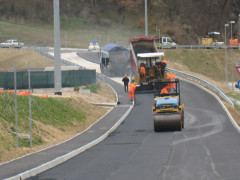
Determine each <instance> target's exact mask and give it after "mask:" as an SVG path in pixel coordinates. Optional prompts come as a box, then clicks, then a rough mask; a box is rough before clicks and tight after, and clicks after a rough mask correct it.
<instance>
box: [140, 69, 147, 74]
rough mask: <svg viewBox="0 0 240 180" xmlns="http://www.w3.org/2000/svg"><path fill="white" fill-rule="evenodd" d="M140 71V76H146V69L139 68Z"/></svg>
mask: <svg viewBox="0 0 240 180" xmlns="http://www.w3.org/2000/svg"><path fill="white" fill-rule="evenodd" d="M140 71H141V74H142V75H145V74H146V69H145V67H140Z"/></svg>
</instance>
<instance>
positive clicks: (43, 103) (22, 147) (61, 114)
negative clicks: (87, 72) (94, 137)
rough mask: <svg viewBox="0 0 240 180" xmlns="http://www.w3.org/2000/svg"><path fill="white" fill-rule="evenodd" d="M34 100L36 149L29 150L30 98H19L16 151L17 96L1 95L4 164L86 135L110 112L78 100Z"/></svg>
mask: <svg viewBox="0 0 240 180" xmlns="http://www.w3.org/2000/svg"><path fill="white" fill-rule="evenodd" d="M87 88H89V89H90V91H91V92H93V91H94V92H96V93H98V94H99V93H100V94H101V91H102V90H104V91H106V89H107V88H108V87H107V86H106V85H103V84H96V85H90V86H87ZM63 93H64V92H63ZM75 93H77V92H75ZM109 94H111V93H109ZM90 96H93V95H90ZM31 99H32V103H31V105H32V107H31V111H32V137H33V138H32V143H33V149H30V148H29V147H30V137H29V132H30V129H29V126H30V125H29V99H28V96H17V107H18V110H17V114H18V142H19V144H18V147H19V148H18V149H16V119H15V96H14V95H13V94H10V93H6V92H4V93H0V110H1V112H2V113H1V114H0V140H1V141H0V162H4V161H7V160H10V159H14V158H16V157H19V156H21V155H24V154H26V153H29V152H34V151H36V150H38V149H42V148H44V147H48V146H50V145H53V144H56V143H59V142H62V141H64V140H67V139H69V138H71V137H72V136H74V135H76V134H77V133H79V132H81V131H83V130H84V129H85V128H87V127H88V126H89V125H91V124H92V123H93V122H95V121H96V120H97V119H99V118H100V117H102V115H104V114H105V113H106V112H107V110H108V108H104V107H96V106H94V105H91V104H89V103H87V102H86V101H85V100H84V98H83V97H78V96H75V97H73V96H68V95H67V96H63V97H50V98H40V97H36V96H32V98H31ZM96 100H97V99H96Z"/></svg>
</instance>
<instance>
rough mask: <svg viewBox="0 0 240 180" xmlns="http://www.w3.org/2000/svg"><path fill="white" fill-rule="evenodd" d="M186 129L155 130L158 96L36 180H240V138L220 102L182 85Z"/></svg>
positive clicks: (142, 99) (144, 97) (142, 100)
mask: <svg viewBox="0 0 240 180" xmlns="http://www.w3.org/2000/svg"><path fill="white" fill-rule="evenodd" d="M181 92H182V102H183V103H184V104H185V129H184V130H183V131H181V132H160V133H155V132H154V131H153V120H152V112H151V107H152V104H153V94H137V95H136V105H135V107H134V108H133V110H132V112H131V113H130V115H129V116H128V117H127V119H126V120H125V121H124V123H123V124H121V125H120V126H119V127H118V128H117V129H116V131H115V132H114V133H112V134H111V135H110V136H109V137H108V138H106V139H105V140H104V141H102V142H101V143H99V144H98V145H96V146H94V147H92V148H90V149H89V150H87V151H85V152H84V153H82V154H80V155H78V156H76V157H74V158H72V159H70V160H69V161H66V162H65V163H63V164H61V165H59V166H57V167H55V168H52V169H50V170H48V171H46V172H43V173H42V174H39V175H38V176H36V177H33V178H31V179H58V180H63V179H64V180H70V179H71V180H75V179H76V180H82V179H83V180H95V179H98V180H129V179H131V180H238V179H239V177H240V171H239V170H240V155H239V154H240V134H239V133H238V132H237V130H236V129H235V128H234V127H233V125H232V123H231V122H230V120H229V118H228V116H227V114H226V112H225V111H224V110H223V108H222V106H221V105H220V104H219V103H218V101H217V100H216V99H215V98H214V97H213V96H211V95H210V94H208V93H207V92H205V91H204V90H202V89H200V88H198V87H196V86H194V85H192V84H189V83H186V82H183V81H181Z"/></svg>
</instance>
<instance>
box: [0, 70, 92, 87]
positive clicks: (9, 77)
mask: <svg viewBox="0 0 240 180" xmlns="http://www.w3.org/2000/svg"><path fill="white" fill-rule="evenodd" d="M16 75H17V89H28V72H26V71H25V72H17V73H16ZM30 76H31V89H34V88H54V71H41V72H40V71H34V72H30ZM95 83H96V70H71V71H62V87H75V86H83V85H89V84H95ZM0 88H4V89H14V72H0Z"/></svg>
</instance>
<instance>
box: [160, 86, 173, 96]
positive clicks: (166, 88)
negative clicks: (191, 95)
mask: <svg viewBox="0 0 240 180" xmlns="http://www.w3.org/2000/svg"><path fill="white" fill-rule="evenodd" d="M169 89H171V85H170V84H168V85H166V86H165V87H164V88H162V90H161V94H169V91H168V90H169Z"/></svg>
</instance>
